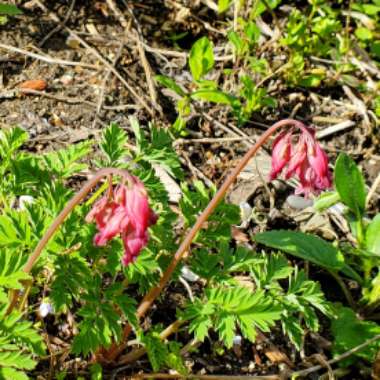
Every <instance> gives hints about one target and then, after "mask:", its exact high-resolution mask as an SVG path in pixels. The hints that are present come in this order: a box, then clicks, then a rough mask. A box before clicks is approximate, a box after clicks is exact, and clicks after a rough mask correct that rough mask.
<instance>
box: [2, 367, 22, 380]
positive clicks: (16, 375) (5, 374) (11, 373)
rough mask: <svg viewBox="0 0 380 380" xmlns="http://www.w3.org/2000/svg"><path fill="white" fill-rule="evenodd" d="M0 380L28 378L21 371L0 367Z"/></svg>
mask: <svg viewBox="0 0 380 380" xmlns="http://www.w3.org/2000/svg"><path fill="white" fill-rule="evenodd" d="M0 379H4V380H28V379H29V377H28V376H27V375H26V374H25V373H24V372H21V371H18V370H17V369H14V368H10V367H5V368H1V367H0Z"/></svg>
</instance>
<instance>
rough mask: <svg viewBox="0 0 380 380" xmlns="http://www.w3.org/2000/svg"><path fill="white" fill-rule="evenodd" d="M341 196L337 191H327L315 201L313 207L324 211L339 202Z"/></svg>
mask: <svg viewBox="0 0 380 380" xmlns="http://www.w3.org/2000/svg"><path fill="white" fill-rule="evenodd" d="M339 200H340V197H339V194H338V193H337V192H336V191H326V192H324V193H322V194H320V195H319V197H318V198H317V199H316V200H315V201H314V204H313V207H314V209H315V210H317V211H324V210H326V209H328V208H329V207H331V206H333V205H335V204H336V203H337V202H339Z"/></svg>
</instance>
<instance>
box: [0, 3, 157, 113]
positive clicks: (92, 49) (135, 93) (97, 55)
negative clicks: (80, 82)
mask: <svg viewBox="0 0 380 380" xmlns="http://www.w3.org/2000/svg"><path fill="white" fill-rule="evenodd" d="M36 5H38V6H39V7H40V8H41V9H42V10H43V11H44V12H47V13H48V15H49V17H50V18H51V19H52V20H54V21H55V22H57V23H59V24H61V25H63V24H62V22H61V20H60V19H59V18H58V17H57V16H56V15H55V14H54V13H53V12H51V11H49V10H48V9H47V8H46V7H45V5H44V4H42V2H41V1H40V0H36ZM63 28H64V29H65V30H66V31H67V32H69V33H70V34H71V35H72V36H73V37H74V38H75V39H77V40H78V41H79V43H80V44H81V45H82V46H84V47H85V48H86V49H87V50H88V51H89V52H90V53H91V54H92V55H93V56H95V57H96V58H97V59H99V61H100V62H102V63H103V65H105V66H106V67H107V68H108V69H109V70H110V71H111V72H112V73H113V74H114V75H115V76H116V77H117V78H118V79H119V80H120V82H121V83H123V85H124V86H125V87H126V88H127V90H128V91H129V92H130V93H131V94H132V95H133V96H134V97H135V98H136V100H137V101H138V102H139V103H140V104H141V105H142V106H143V107H144V108H145V110H146V111H147V112H148V113H149V115H150V116H154V112H153V111H152V108H151V107H150V106H149V105H148V104H147V103H146V102H145V100H144V99H143V98H142V97H141V96H140V95H139V94H138V93H137V92H136V91H135V89H134V88H133V87H132V86H131V85H130V84H129V83H128V82H127V81H126V80H125V79H124V78H123V76H122V75H120V73H119V72H118V71H117V70H116V69H115V68H114V67H113V66H112V64H111V63H110V62H108V61H107V59H105V58H104V57H103V56H102V55H101V54H100V53H99V52H98V51H97V50H96V49H94V48H93V47H92V46H90V45H89V44H88V43H87V42H86V41H84V40H83V38H81V37H80V36H79V35H78V34H77V33H75V32H74V31H73V30H71V29H70V28H69V27H67V26H66V25H63ZM0 47H1V46H0Z"/></svg>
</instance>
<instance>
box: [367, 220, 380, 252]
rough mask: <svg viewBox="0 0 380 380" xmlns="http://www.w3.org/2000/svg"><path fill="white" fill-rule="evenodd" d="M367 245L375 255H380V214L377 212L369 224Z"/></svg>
mask: <svg viewBox="0 0 380 380" xmlns="http://www.w3.org/2000/svg"><path fill="white" fill-rule="evenodd" d="M365 246H366V249H367V250H368V251H369V252H371V253H372V254H373V255H376V256H380V214H377V215H376V216H375V217H374V218H373V220H372V221H371V223H370V224H369V225H368V226H367V230H366V234H365Z"/></svg>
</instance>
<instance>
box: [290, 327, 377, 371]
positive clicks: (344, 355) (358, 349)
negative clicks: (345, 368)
mask: <svg viewBox="0 0 380 380" xmlns="http://www.w3.org/2000/svg"><path fill="white" fill-rule="evenodd" d="M379 339H380V334H378V335H375V336H374V337H373V338H371V339H369V340H367V341H366V342H364V343H362V344H359V345H358V346H356V347H354V348H351V350H348V351H346V352H344V353H343V354H341V355H338V356H337V357H335V358H334V359H331V360H329V361H327V362H326V364H328V365H331V364H335V363H338V362H340V361H341V360H344V359H346V358H348V357H350V356H351V355H353V354H355V353H356V352H358V351H360V350H362V349H363V348H365V347H367V346H369V345H370V344H372V343H374V342H376V341H377V340H379ZM322 368H325V366H323V365H316V366H314V367H310V368H307V369H303V370H301V371H295V372H292V373H291V377H292V378H296V377H301V376H306V375H308V374H310V373H312V372H315V371H319V370H320V369H322Z"/></svg>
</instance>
